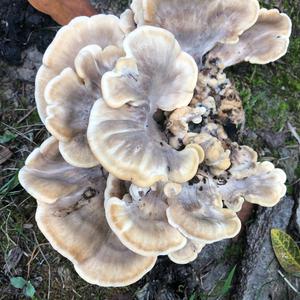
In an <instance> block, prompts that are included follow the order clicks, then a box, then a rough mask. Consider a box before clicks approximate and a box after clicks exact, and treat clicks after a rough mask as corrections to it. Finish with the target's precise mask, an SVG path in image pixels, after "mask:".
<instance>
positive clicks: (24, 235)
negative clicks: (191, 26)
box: [0, 0, 300, 300]
mask: <svg viewBox="0 0 300 300" xmlns="http://www.w3.org/2000/svg"><path fill="white" fill-rule="evenodd" d="M93 2H94V3H97V4H96V8H97V10H98V11H99V12H113V13H117V14H119V13H120V12H121V11H122V10H124V9H125V8H126V7H128V2H127V1H120V0H115V1H113V0H103V1H97V0H94V1H93ZM260 2H261V4H262V6H264V7H267V8H271V7H276V8H278V9H280V11H282V12H285V13H286V14H288V15H289V16H290V17H291V18H292V21H293V33H292V37H291V43H290V47H289V50H288V53H287V54H286V55H285V56H284V57H283V58H282V59H280V60H279V61H277V62H275V63H271V64H268V65H263V66H261V65H250V64H246V63H245V64H244V63H243V64H240V65H237V66H235V67H232V68H230V69H229V71H228V72H227V75H228V77H229V78H230V79H232V80H233V81H234V83H235V85H236V87H237V89H238V91H239V92H240V94H241V97H242V99H243V104H244V109H245V112H246V124H245V130H244V131H243V132H242V133H241V135H240V137H239V142H240V143H241V144H245V145H249V146H251V147H253V148H254V149H255V150H256V151H257V152H258V154H259V157H260V159H261V160H270V161H272V162H273V163H274V164H275V165H276V166H278V167H281V168H283V169H284V170H285V172H286V173H287V176H288V181H287V185H288V197H286V198H285V199H284V200H283V201H282V203H281V204H280V205H279V206H278V207H277V208H274V209H272V208H269V209H262V208H260V209H257V208H256V207H255V208H254V209H253V213H252V215H251V217H250V220H249V221H248V222H247V223H246V224H245V226H244V230H243V232H242V234H241V235H240V236H239V237H238V238H236V239H234V240H232V241H225V242H221V243H216V245H211V246H208V247H205V248H204V250H203V253H201V254H200V255H199V258H198V259H197V260H196V261H195V262H193V263H192V264H189V265H187V266H179V265H175V264H173V263H171V262H170V261H169V260H168V259H167V258H166V257H161V258H159V260H158V263H157V264H156V266H155V268H154V269H153V270H152V271H151V272H150V273H149V274H147V275H146V276H145V277H144V278H143V279H142V280H140V281H139V282H137V283H136V284H133V285H131V286H129V287H126V288H100V287H97V286H93V285H90V284H88V283H86V282H85V281H83V280H82V279H81V278H80V277H79V276H78V275H77V273H76V272H75V271H74V268H73V266H72V264H71V263H70V262H69V261H68V260H67V259H65V258H64V257H62V256H61V255H59V254H58V253H57V252H56V251H55V250H54V249H53V248H52V247H51V245H50V244H49V243H48V241H47V240H46V239H45V238H44V236H43V235H42V234H41V233H40V231H39V230H38V228H37V225H36V223H35V219H34V214H35V209H36V203H35V200H34V199H33V198H31V197H30V196H29V195H28V194H27V193H26V192H25V191H24V190H23V189H22V187H21V186H20V185H19V182H18V171H19V170H20V168H21V167H22V166H23V164H24V161H25V159H26V157H27V156H28V155H29V153H30V152H31V151H32V150H33V149H34V148H35V147H38V146H39V145H40V144H41V142H42V141H43V140H45V138H46V137H47V132H46V130H45V128H44V126H43V124H42V123H41V121H40V119H39V117H38V114H37V110H36V107H35V103H34V78H35V74H36V72H37V69H38V67H39V66H40V64H41V59H42V53H43V52H44V51H45V49H46V48H47V46H48V44H49V43H50V42H51V40H52V39H53V37H54V35H55V32H56V31H57V30H58V29H59V26H58V25H57V24H56V23H55V22H54V21H52V20H51V19H50V17H48V16H45V15H43V14H41V13H39V12H37V11H36V10H34V9H33V8H32V7H31V6H30V5H29V4H28V2H27V1H26V0H1V6H0V171H1V173H0V300H2V299H23V298H25V296H24V295H23V293H22V290H21V289H16V288H14V287H13V286H12V285H11V284H10V279H11V278H12V277H16V276H21V277H23V278H24V279H25V280H28V281H30V282H31V283H32V285H33V286H34V288H35V290H36V294H35V297H36V299H51V300H55V299H68V300H69V299H108V300H118V299H119V300H121V299H124V300H126V299H128V300H129V299H135V298H137V299H140V300H141V299H149V300H150V299H161V300H162V299H165V300H167V299H170V300H171V299H187V300H196V299H221V298H222V297H223V296H224V295H223V294H222V289H221V290H220V289H218V287H219V286H220V285H222V283H224V280H225V279H226V278H228V274H229V272H230V270H232V269H233V267H234V266H236V271H235V273H234V277H233V281H232V282H233V286H232V288H231V289H230V290H229V291H228V293H226V295H225V296H224V297H225V298H226V297H227V298H229V299H235V298H236V299H238V300H252V299H262V300H265V299H274V300H278V299H279V300H280V299H300V295H299V294H298V295H297V294H296V293H295V292H294V291H292V289H291V288H290V287H289V286H288V284H286V282H285V281H284V280H283V279H282V278H281V277H280V276H279V275H278V273H277V270H278V269H279V266H278V265H277V262H276V260H275V259H274V254H273V252H272V248H271V246H270V238H269V230H270V228H271V227H273V226H275V227H279V228H282V229H283V230H285V231H287V232H289V233H290V234H291V235H292V236H293V238H294V239H295V240H296V241H297V242H300V232H299V226H300V224H299V223H297V216H296V213H297V208H298V205H299V194H297V192H298V191H299V190H300V188H299V186H300V182H299V177H300V166H299V141H297V133H295V132H298V134H299V132H300V0H276V1H267V0H264V1H260ZM299 219H300V211H299ZM299 219H298V222H299ZM258 234H260V235H258ZM255 239H257V240H255ZM254 242H255V243H256V245H254V244H253V243H254ZM255 264H258V265H259V266H257V267H256V266H255ZM259 267H260V268H261V269H260V270H258V269H257V268H259ZM289 281H290V282H291V283H292V284H293V285H295V286H296V287H297V288H298V287H299V282H298V280H297V279H296V278H289ZM245 286H247V291H245ZM298 289H299V288H298ZM249 290H250V291H249ZM253 295H254V296H253Z"/></svg>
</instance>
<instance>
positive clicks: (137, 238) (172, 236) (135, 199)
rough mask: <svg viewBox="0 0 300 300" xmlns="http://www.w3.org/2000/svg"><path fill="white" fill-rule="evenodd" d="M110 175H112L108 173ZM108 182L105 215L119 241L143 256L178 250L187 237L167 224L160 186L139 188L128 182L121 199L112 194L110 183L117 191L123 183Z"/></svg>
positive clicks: (112, 180)
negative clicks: (125, 191) (156, 188)
mask: <svg viewBox="0 0 300 300" xmlns="http://www.w3.org/2000/svg"><path fill="white" fill-rule="evenodd" d="M109 177H112V175H109ZM109 181H110V182H111V184H110V186H109V192H106V197H107V196H108V198H106V200H105V214H106V219H107V222H108V224H109V225H110V227H111V229H112V230H113V232H114V233H115V234H116V235H117V237H118V238H119V239H120V241H121V242H122V243H123V244H124V245H125V246H126V247H127V248H129V249H130V250H132V251H134V252H135V253H137V254H140V255H144V256H157V255H164V254H168V253H170V252H173V251H176V250H178V249H181V248H182V247H184V245H185V244H186V238H185V237H184V236H182V234H180V233H179V231H177V230H176V229H175V228H174V227H172V226H171V225H170V224H169V223H168V219H167V216H166V209H167V204H166V202H165V201H164V199H166V198H165V197H164V195H163V192H162V189H161V188H160V189H158V190H156V191H153V190H151V189H150V188H147V189H146V190H145V188H139V187H137V186H134V185H131V186H130V189H129V192H130V194H128V193H127V194H125V195H123V196H122V197H120V198H117V197H112V198H110V197H109V195H111V193H112V189H111V186H114V189H116V190H117V191H120V189H121V185H122V182H121V181H120V180H119V185H120V186H119V187H116V185H117V184H116V183H117V182H118V180H117V179H109Z"/></svg>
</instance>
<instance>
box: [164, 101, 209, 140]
mask: <svg viewBox="0 0 300 300" xmlns="http://www.w3.org/2000/svg"><path fill="white" fill-rule="evenodd" d="M205 113H206V108H205V107H201V106H200V107H189V106H185V107H182V108H177V109H175V110H174V111H173V112H172V113H171V115H170V116H169V120H168V124H167V129H169V130H170V132H171V133H172V134H173V135H174V136H176V137H177V138H179V139H182V138H184V136H185V135H186V134H187V132H188V129H189V122H193V123H195V124H200V123H201V122H202V116H203V115H204V114H205Z"/></svg>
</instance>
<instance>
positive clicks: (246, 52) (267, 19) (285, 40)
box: [210, 8, 292, 68]
mask: <svg viewBox="0 0 300 300" xmlns="http://www.w3.org/2000/svg"><path fill="white" fill-rule="evenodd" d="M291 28H292V23H291V20H290V18H289V17H288V16H287V15H286V14H283V13H279V11H278V10H277V9H270V10H267V9H265V8H262V9H261V10H260V12H259V17H258V19H257V21H256V23H255V24H254V25H253V26H252V27H250V28H249V29H248V30H247V31H245V32H244V33H243V34H242V35H241V36H240V39H239V42H238V43H236V44H219V45H217V46H216V47H215V48H214V49H213V50H212V51H211V53H210V57H218V58H219V59H220V60H221V62H222V64H223V67H224V68H226V67H229V66H232V65H234V64H237V63H239V62H242V61H249V62H250V63H252V64H267V63H270V62H273V61H275V60H277V59H279V58H280V57H282V56H283V55H285V53H286V51H287V48H288V45H289V37H290V35H291Z"/></svg>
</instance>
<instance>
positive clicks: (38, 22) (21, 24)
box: [0, 0, 58, 65]
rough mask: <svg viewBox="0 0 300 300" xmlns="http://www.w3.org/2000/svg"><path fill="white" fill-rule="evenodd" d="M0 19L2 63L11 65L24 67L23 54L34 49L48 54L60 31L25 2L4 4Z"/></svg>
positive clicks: (13, 0)
mask: <svg viewBox="0 0 300 300" xmlns="http://www.w3.org/2000/svg"><path fill="white" fill-rule="evenodd" d="M0 18H1V23H0V37H1V39H0V59H2V60H4V61H5V62H7V63H8V64H11V65H20V64H21V63H22V51H24V50H25V49H26V48H28V47H30V46H32V45H35V46H36V48H37V49H38V50H39V51H40V52H42V53H44V52H45V50H46V48H47V47H48V45H49V43H50V42H51V41H52V39H53V37H54V35H55V32H56V30H57V28H58V25H57V24H56V23H55V22H54V21H53V20H52V19H51V18H50V17H48V16H46V15H43V14H41V13H39V12H38V11H37V10H35V9H34V8H33V7H32V6H31V5H30V4H29V3H28V2H27V1H24V0H1V6H0Z"/></svg>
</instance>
